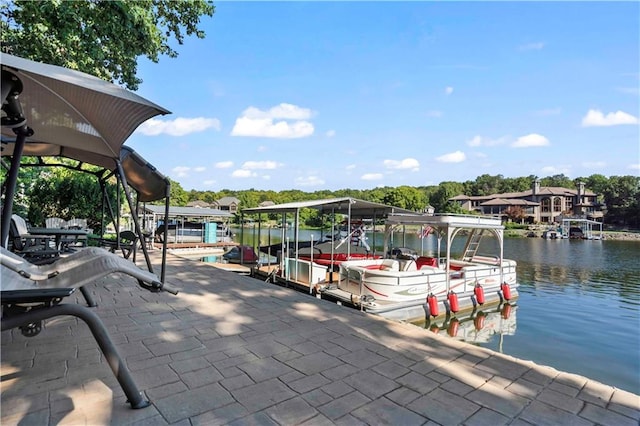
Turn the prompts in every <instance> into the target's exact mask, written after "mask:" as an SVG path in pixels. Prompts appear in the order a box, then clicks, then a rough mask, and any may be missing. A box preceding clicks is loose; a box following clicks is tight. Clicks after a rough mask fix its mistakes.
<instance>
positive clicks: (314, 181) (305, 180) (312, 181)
mask: <svg viewBox="0 0 640 426" xmlns="http://www.w3.org/2000/svg"><path fill="white" fill-rule="evenodd" d="M295 184H296V185H298V186H320V185H324V180H322V179H321V178H319V177H318V176H307V177H297V178H296V179H295Z"/></svg>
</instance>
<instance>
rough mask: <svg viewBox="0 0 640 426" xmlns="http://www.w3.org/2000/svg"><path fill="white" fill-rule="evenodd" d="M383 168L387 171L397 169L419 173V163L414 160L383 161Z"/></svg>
mask: <svg viewBox="0 0 640 426" xmlns="http://www.w3.org/2000/svg"><path fill="white" fill-rule="evenodd" d="M383 164H384V166H385V167H386V168H387V169H399V170H406V169H410V170H411V171H414V172H417V171H420V163H419V162H418V160H416V159H415V158H405V159H404V160H400V161H397V160H384V162H383Z"/></svg>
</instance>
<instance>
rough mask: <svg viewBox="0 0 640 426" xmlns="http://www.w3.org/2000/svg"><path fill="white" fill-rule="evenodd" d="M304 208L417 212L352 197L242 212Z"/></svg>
mask: <svg viewBox="0 0 640 426" xmlns="http://www.w3.org/2000/svg"><path fill="white" fill-rule="evenodd" d="M303 208H311V209H316V210H320V211H322V212H326V213H340V214H350V215H351V217H352V218H372V217H383V216H386V215H389V214H394V213H401V214H415V212H413V211H411V210H407V209H402V208H400V207H394V206H389V205H386V204H381V203H375V202H373V201H365V200H359V199H357V198H352V197H341V198H328V199H323V200H309V201H296V202H293V203H284V204H274V205H271V206H263V207H254V208H247V209H242V213H243V214H244V213H247V214H252V213H295V212H296V211H298V210H300V209H303Z"/></svg>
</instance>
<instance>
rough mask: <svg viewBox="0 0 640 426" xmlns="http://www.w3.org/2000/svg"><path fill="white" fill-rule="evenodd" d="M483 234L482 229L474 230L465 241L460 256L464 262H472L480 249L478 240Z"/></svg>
mask: <svg viewBox="0 0 640 426" xmlns="http://www.w3.org/2000/svg"><path fill="white" fill-rule="evenodd" d="M483 233H484V229H474V230H473V231H471V234H470V235H469V238H468V239H467V245H466V246H465V248H464V256H462V260H463V261H464V262H471V261H472V260H473V257H474V256H475V255H476V252H477V251H478V248H479V247H480V240H481V239H482V234H483Z"/></svg>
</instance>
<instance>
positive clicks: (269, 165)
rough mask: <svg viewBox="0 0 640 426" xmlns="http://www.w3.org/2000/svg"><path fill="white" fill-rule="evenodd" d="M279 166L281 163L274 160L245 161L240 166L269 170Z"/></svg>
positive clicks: (249, 168) (248, 168)
mask: <svg viewBox="0 0 640 426" xmlns="http://www.w3.org/2000/svg"><path fill="white" fill-rule="evenodd" d="M280 166H282V164H278V163H276V162H275V161H245V162H244V164H243V165H242V168H243V169H244V170H256V169H261V170H270V169H275V168H278V167H280Z"/></svg>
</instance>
